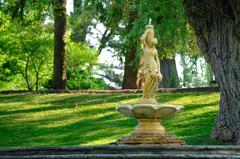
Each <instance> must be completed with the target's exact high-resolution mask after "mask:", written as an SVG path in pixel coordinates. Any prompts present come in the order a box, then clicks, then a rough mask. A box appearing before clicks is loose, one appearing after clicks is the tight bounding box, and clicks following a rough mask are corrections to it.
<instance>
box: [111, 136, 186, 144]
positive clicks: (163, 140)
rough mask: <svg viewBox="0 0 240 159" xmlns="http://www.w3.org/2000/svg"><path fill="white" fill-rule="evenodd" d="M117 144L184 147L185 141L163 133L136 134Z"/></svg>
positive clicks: (122, 139)
mask: <svg viewBox="0 0 240 159" xmlns="http://www.w3.org/2000/svg"><path fill="white" fill-rule="evenodd" d="M115 144H120V145H121V144H123V145H125V144H126V145H183V144H184V141H182V140H181V139H179V138H178V137H176V136H173V135H166V134H164V133H163V134H161V133H148V134H145V133H136V134H131V135H128V136H124V137H122V138H120V139H119V140H118V141H117V142H116V143H115Z"/></svg>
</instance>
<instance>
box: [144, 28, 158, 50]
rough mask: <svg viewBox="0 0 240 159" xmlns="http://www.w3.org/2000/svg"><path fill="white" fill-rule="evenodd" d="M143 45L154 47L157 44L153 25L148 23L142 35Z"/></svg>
mask: <svg viewBox="0 0 240 159" xmlns="http://www.w3.org/2000/svg"><path fill="white" fill-rule="evenodd" d="M141 42H142V47H143V48H145V47H146V46H148V47H154V46H155V45H156V44H157V39H156V38H155V37H154V28H153V25H147V26H146V30H145V32H144V34H143V35H142V37H141Z"/></svg>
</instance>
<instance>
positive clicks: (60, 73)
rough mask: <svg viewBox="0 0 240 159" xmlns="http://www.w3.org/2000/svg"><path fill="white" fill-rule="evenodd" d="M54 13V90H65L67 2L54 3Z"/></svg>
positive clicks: (61, 0)
mask: <svg viewBox="0 0 240 159" xmlns="http://www.w3.org/2000/svg"><path fill="white" fill-rule="evenodd" d="M53 11H54V27H55V29H54V65H53V88H54V89H65V87H66V80H67V78H66V63H65V53H66V41H65V40H66V23H67V15H66V0H55V1H53Z"/></svg>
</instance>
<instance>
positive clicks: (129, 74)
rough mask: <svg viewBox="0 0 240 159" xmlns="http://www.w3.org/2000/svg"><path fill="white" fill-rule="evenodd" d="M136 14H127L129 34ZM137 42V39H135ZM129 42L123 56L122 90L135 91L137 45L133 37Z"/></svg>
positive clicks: (132, 12)
mask: <svg viewBox="0 0 240 159" xmlns="http://www.w3.org/2000/svg"><path fill="white" fill-rule="evenodd" d="M137 16H138V12H137V11H136V10H134V11H130V12H129V19H128V25H127V27H126V29H127V31H128V32H129V31H130V30H131V29H132V27H133V22H134V20H135V19H136V18H137ZM137 40H138V39H137ZM129 41H131V44H130V45H129V46H130V47H129V48H128V51H127V54H126V56H125V63H124V75H123V83H122V89H136V88H137V84H136V82H137V67H136V65H135V64H134V61H135V58H136V52H137V46H136V45H137V43H136V39H135V38H134V37H131V38H130V39H129Z"/></svg>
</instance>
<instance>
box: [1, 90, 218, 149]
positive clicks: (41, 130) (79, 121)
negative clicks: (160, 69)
mask: <svg viewBox="0 0 240 159" xmlns="http://www.w3.org/2000/svg"><path fill="white" fill-rule="evenodd" d="M205 95H206V96H207V94H203V93H202V94H201V93H196V94H191V93H177V94H158V95H157V99H158V101H161V102H164V103H165V102H171V101H172V100H176V99H180V98H183V97H188V98H198V96H205ZM27 96H28V95H27ZM138 97H139V94H113V95H106V94H91V95H88V94H85V95H79V94H78V95H66V96H61V97H58V98H55V97H51V98H50V99H49V100H45V101H40V102H39V103H38V104H37V105H34V106H32V107H29V108H28V109H22V108H21V107H20V106H19V107H18V108H17V109H16V110H10V111H7V112H3V111H2V112H0V117H1V115H6V117H2V118H1V121H0V136H1V140H0V146H1V147H16V146H64V145H66V146H67V145H98V144H108V143H109V142H114V141H116V140H117V139H118V138H120V137H121V136H123V135H126V134H128V133H129V132H130V131H132V130H133V128H134V126H135V125H136V124H137V122H136V120H134V119H128V118H126V117H124V116H123V115H121V114H120V113H118V112H117V111H116V110H115V106H116V104H117V103H118V102H122V101H124V100H129V99H136V98H138ZM16 98H17V99H16ZM20 98H21V97H15V96H13V99H16V100H17V101H19V102H25V100H26V101H29V102H31V100H34V98H35V97H34V95H33V96H32V97H31V98H28V97H24V98H21V99H22V100H20ZM5 100H6V101H13V102H16V101H15V100H12V99H11V98H9V97H7V98H6V99H5ZM206 102H207V101H206ZM206 102H205V103H201V104H198V103H191V104H187V105H185V110H184V112H183V113H182V114H181V115H178V116H176V117H173V118H170V119H167V120H164V121H163V125H164V126H165V127H166V128H167V131H168V132H170V133H173V134H176V135H178V136H179V137H181V138H182V139H184V140H185V141H186V143H187V144H218V143H217V142H211V141H210V140H209V135H210V133H211V129H212V127H213V121H214V119H215V116H216V113H217V111H216V109H213V110H212V109H210V110H208V109H205V108H207V107H211V108H212V107H216V105H218V102H212V103H206ZM32 104H34V102H33V103H32ZM105 104H106V105H105ZM54 110H56V111H58V110H61V111H60V112H58V113H55V114H51V113H49V112H48V111H54ZM41 112H43V113H46V115H44V117H42V118H41V117H40V118H37V119H34V118H33V119H31V118H29V119H28V118H27V119H26V117H24V116H25V115H28V114H33V115H35V114H34V113H36V114H37V113H41ZM195 112H197V113H195ZM7 115H11V116H10V117H7ZM19 115H21V119H24V120H23V121H21V122H19V121H18V120H16V121H15V120H14V119H15V118H17V117H18V116H19Z"/></svg>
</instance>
